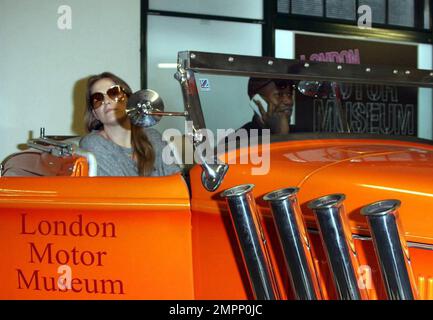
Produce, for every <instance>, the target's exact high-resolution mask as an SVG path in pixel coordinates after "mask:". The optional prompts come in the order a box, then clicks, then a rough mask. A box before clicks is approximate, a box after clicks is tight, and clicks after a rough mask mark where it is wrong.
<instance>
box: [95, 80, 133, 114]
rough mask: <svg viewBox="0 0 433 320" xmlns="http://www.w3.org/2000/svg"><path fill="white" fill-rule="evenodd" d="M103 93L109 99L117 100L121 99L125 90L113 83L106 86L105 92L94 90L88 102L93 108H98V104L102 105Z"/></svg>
mask: <svg viewBox="0 0 433 320" xmlns="http://www.w3.org/2000/svg"><path fill="white" fill-rule="evenodd" d="M105 95H107V96H108V97H109V98H110V99H111V100H113V101H115V102H118V101H120V100H123V98H124V95H125V91H124V90H123V88H122V87H121V86H119V85H115V86H112V87H110V88H108V90H107V92H106V93H105V94H104V93H102V92H95V93H94V94H92V95H91V96H90V103H91V105H92V107H93V109H98V108H99V107H100V106H102V103H103V102H104V98H105Z"/></svg>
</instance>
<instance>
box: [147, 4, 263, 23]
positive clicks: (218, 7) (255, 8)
mask: <svg viewBox="0 0 433 320" xmlns="http://www.w3.org/2000/svg"><path fill="white" fill-rule="evenodd" d="M149 9H151V10H163V11H175V12H186V13H196V14H209V15H216V16H225V17H238V18H248V19H263V0H236V1H233V0H218V1H215V0H182V1H174V0H149Z"/></svg>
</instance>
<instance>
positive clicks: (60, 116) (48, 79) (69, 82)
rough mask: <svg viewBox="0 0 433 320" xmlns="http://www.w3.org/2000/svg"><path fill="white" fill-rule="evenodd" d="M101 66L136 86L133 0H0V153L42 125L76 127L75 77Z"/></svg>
mask: <svg viewBox="0 0 433 320" xmlns="http://www.w3.org/2000/svg"><path fill="white" fill-rule="evenodd" d="M60 5H69V6H70V7H71V9H72V29H71V30H59V29H58V27H57V20H58V18H59V17H60V16H61V15H60V14H58V13H57V10H58V7H59V6H60ZM103 71H112V72H114V73H116V74H118V75H119V76H120V77H122V78H124V79H125V80H126V81H127V82H128V83H129V84H130V86H131V87H132V89H133V90H138V89H139V88H140V0H127V1H117V0H91V1H89V0H0V75H1V81H0V111H1V117H0V161H1V160H3V159H4V158H5V157H6V156H7V155H9V154H11V153H12V152H16V151H18V145H19V144H25V143H26V141H27V139H28V138H29V132H33V135H34V136H35V137H38V136H39V128H40V127H42V126H43V127H45V128H46V134H59V135H71V134H84V128H83V112H84V96H83V93H84V88H85V82H84V81H83V79H84V78H85V77H87V76H89V75H90V74H95V73H100V72H103Z"/></svg>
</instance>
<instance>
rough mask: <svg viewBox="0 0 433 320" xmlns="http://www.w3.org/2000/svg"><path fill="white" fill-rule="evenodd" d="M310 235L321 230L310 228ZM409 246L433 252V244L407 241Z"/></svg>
mask: <svg viewBox="0 0 433 320" xmlns="http://www.w3.org/2000/svg"><path fill="white" fill-rule="evenodd" d="M307 230H308V233H311V234H319V230H317V229H312V228H308V229H307ZM352 237H353V239H354V240H360V241H373V239H372V238H371V237H368V236H362V235H359V234H352ZM406 243H407V246H408V247H409V248H417V249H423V250H430V251H433V245H432V244H426V243H419V242H410V241H407V242H406Z"/></svg>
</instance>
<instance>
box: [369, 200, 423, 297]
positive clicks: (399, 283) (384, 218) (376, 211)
mask: <svg viewBox="0 0 433 320" xmlns="http://www.w3.org/2000/svg"><path fill="white" fill-rule="evenodd" d="M400 204H401V202H400V201H399V200H394V199H390V200H382V201H377V202H374V203H372V204H369V205H367V206H365V207H363V208H362V209H361V214H362V215H364V216H366V217H367V222H368V226H369V229H370V232H371V235H372V239H373V244H374V250H375V252H376V256H377V260H378V263H379V267H380V272H381V275H382V280H383V283H384V285H385V289H386V292H387V295H388V299H390V300H414V299H416V298H417V296H418V294H417V288H416V282H415V278H414V275H413V271H412V266H411V260H410V256H409V250H408V246H407V244H406V240H405V239H404V231H403V229H402V226H401V225H400V223H399V219H398V208H399V207H400Z"/></svg>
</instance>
